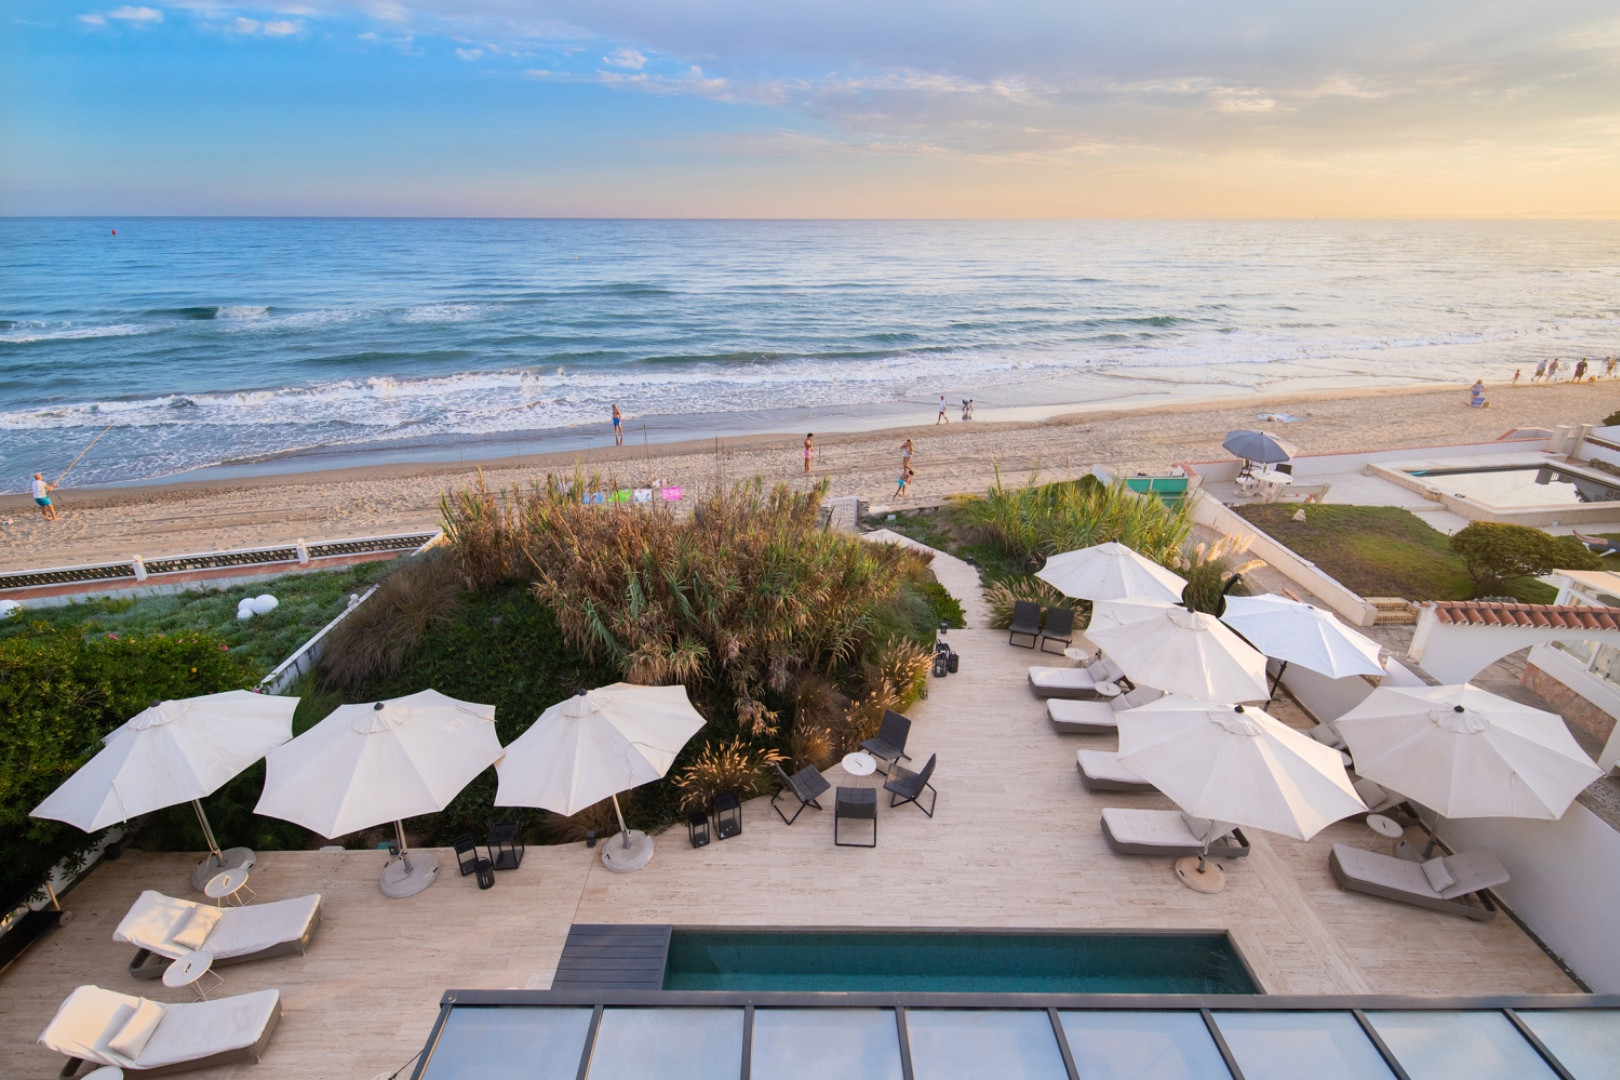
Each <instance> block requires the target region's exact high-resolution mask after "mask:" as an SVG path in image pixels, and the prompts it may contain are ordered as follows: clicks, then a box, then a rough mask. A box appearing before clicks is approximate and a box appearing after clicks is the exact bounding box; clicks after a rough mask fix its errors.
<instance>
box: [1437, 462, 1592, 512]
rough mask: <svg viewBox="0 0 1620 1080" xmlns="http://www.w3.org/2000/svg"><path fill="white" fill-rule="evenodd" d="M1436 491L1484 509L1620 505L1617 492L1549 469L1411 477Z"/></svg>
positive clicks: (1452, 471)
mask: <svg viewBox="0 0 1620 1080" xmlns="http://www.w3.org/2000/svg"><path fill="white" fill-rule="evenodd" d="M1412 475H1413V476H1417V477H1421V478H1422V479H1424V480H1426V481H1428V483H1429V486H1431V487H1432V488H1434V489H1435V490H1436V491H1443V492H1446V493H1447V494H1451V495H1466V496H1467V497H1468V498H1470V499H1476V500H1478V501H1479V502H1482V503H1484V504H1486V505H1487V506H1499V507H1514V506H1576V505H1579V504H1581V503H1592V502H1614V501H1620V488H1616V487H1615V486H1613V485H1610V484H1606V483H1604V482H1603V481H1601V480H1598V479H1596V478H1594V477H1588V476H1586V475H1584V474H1581V473H1573V472H1566V471H1564V470H1563V469H1558V468H1555V467H1553V466H1550V465H1540V466H1537V465H1518V466H1505V467H1498V468H1490V469H1426V470H1419V471H1416V472H1413V473H1412Z"/></svg>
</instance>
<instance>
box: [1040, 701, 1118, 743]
mask: <svg viewBox="0 0 1620 1080" xmlns="http://www.w3.org/2000/svg"><path fill="white" fill-rule="evenodd" d="M1046 715H1047V716H1048V717H1049V718H1050V719H1051V721H1052V726H1053V727H1054V728H1056V729H1057V731H1058V733H1059V734H1060V735H1112V734H1114V733H1115V732H1117V731H1118V730H1119V712H1118V710H1116V709H1115V708H1114V707H1113V706H1112V705H1110V704H1109V703H1108V702H1106V701H1074V700H1072V699H1068V698H1049V699H1047V702H1046Z"/></svg>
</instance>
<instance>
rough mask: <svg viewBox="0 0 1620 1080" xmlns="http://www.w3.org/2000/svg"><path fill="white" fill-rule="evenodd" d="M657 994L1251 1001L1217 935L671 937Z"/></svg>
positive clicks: (1232, 953)
mask: <svg viewBox="0 0 1620 1080" xmlns="http://www.w3.org/2000/svg"><path fill="white" fill-rule="evenodd" d="M664 989H665V990H748V991H757V990H799V991H826V990H830V991H844V992H861V991H866V992H926V993H1007V994H1256V993H1259V992H1260V991H1259V987H1257V986H1256V985H1255V983H1254V980H1253V979H1251V978H1250V977H1249V973H1248V971H1247V970H1246V969H1245V968H1244V966H1243V962H1242V960H1241V959H1240V958H1239V957H1238V954H1237V950H1236V949H1235V948H1234V947H1233V945H1232V942H1231V940H1230V939H1229V938H1228V937H1227V936H1226V935H1225V934H1039V933H1006V934H995V933H966V934H964V933H947V932H940V931H741V932H738V931H725V932H710V931H698V930H675V931H674V932H673V933H672V934H671V936H670V942H669V960H668V963H667V965H666V966H665V969H664Z"/></svg>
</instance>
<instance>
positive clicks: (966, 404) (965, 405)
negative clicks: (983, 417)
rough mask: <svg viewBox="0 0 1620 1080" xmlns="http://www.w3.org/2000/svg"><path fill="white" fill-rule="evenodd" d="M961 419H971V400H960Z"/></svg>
mask: <svg viewBox="0 0 1620 1080" xmlns="http://www.w3.org/2000/svg"><path fill="white" fill-rule="evenodd" d="M962 419H963V420H971V419H973V399H972V398H963V399H962Z"/></svg>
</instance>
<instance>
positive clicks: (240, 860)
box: [191, 847, 258, 892]
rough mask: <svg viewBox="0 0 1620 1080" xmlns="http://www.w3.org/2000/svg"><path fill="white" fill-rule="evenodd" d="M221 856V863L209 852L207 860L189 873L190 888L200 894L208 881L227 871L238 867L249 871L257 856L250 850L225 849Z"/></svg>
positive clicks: (238, 848) (241, 848)
mask: <svg viewBox="0 0 1620 1080" xmlns="http://www.w3.org/2000/svg"><path fill="white" fill-rule="evenodd" d="M222 854H223V855H224V856H225V858H224V860H223V861H221V860H220V859H217V858H215V857H214V855H213V853H212V852H210V853H209V855H208V858H206V859H204V860H203V861H202V862H200V863H198V864H197V869H195V870H193V871H192V872H191V887H192V888H193V889H194V890H196V891H197V892H202V891H203V889H205V888H207V887H208V883H209V882H210V881H212V880H214V878H216V877H218V876H219V875H220V874H223V873H224V872H225V871H227V870H235V869H237V868H238V867H242V868H245V869H248V870H251V869H253V864H254V863H255V862H256V861H257V860H258V856H256V855H255V854H254V853H253V851H252V849H251V848H245V847H232V848H226V849H225V850H224V851H223V852H222Z"/></svg>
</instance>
